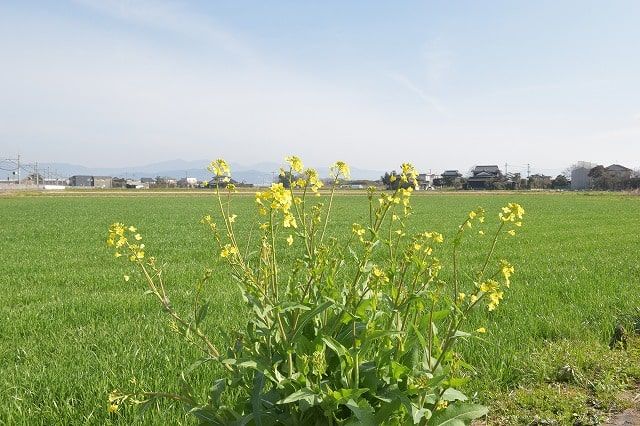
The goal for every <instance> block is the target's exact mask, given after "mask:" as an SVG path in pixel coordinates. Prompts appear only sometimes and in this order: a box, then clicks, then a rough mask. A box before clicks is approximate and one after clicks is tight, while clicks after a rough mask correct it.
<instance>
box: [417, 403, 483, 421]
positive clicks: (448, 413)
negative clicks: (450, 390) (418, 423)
mask: <svg viewBox="0 0 640 426" xmlns="http://www.w3.org/2000/svg"><path fill="white" fill-rule="evenodd" d="M488 412H489V410H488V409H487V407H484V406H482V405H477V404H463V403H455V404H451V405H449V406H448V407H447V408H446V409H444V410H442V411H436V412H435V413H433V416H432V417H431V419H430V420H429V425H430V426H464V425H468V424H470V423H471V420H474V419H477V418H479V417H482V416H485V415H486V414H487V413H488Z"/></svg>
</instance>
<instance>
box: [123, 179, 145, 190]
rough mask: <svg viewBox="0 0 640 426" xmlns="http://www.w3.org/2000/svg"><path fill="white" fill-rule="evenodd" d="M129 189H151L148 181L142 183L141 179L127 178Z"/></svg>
mask: <svg viewBox="0 0 640 426" xmlns="http://www.w3.org/2000/svg"><path fill="white" fill-rule="evenodd" d="M126 187H127V189H149V184H148V183H142V182H141V181H139V180H133V179H127V186H126Z"/></svg>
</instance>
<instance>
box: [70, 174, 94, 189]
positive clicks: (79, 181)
mask: <svg viewBox="0 0 640 426" xmlns="http://www.w3.org/2000/svg"><path fill="white" fill-rule="evenodd" d="M69 186H79V187H91V186H93V176H86V175H74V176H71V177H70V178H69Z"/></svg>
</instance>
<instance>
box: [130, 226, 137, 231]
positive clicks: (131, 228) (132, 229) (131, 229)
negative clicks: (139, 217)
mask: <svg viewBox="0 0 640 426" xmlns="http://www.w3.org/2000/svg"><path fill="white" fill-rule="evenodd" d="M136 231H137V229H136V227H135V226H130V227H129V232H136Z"/></svg>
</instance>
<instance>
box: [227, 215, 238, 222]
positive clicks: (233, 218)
mask: <svg viewBox="0 0 640 426" xmlns="http://www.w3.org/2000/svg"><path fill="white" fill-rule="evenodd" d="M236 217H238V215H237V214H232V215H231V216H229V222H230V223H233V222H235V221H236Z"/></svg>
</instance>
